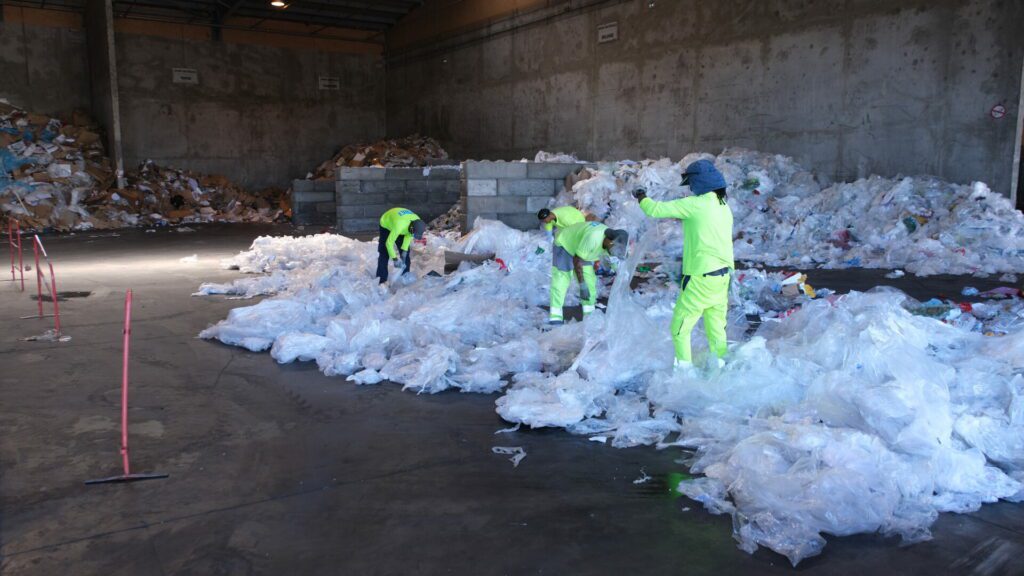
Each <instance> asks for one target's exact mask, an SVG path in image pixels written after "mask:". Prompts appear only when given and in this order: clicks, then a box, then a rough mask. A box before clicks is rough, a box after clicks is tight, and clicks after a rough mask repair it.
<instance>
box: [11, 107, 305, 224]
mask: <svg viewBox="0 0 1024 576" xmlns="http://www.w3.org/2000/svg"><path fill="white" fill-rule="evenodd" d="M125 182H126V184H125V187H124V188H117V185H118V182H117V177H116V174H115V173H114V170H113V167H112V164H111V162H110V159H109V158H107V156H106V155H105V154H104V149H103V142H102V139H101V137H100V133H99V129H98V128H97V127H96V125H95V123H94V122H93V121H92V119H90V118H89V116H88V115H87V114H85V113H84V112H81V111H76V112H74V113H72V114H71V116H70V117H69V118H64V119H60V118H54V117H50V116H47V115H43V114H34V113H31V112H26V111H24V110H21V109H19V108H17V107H15V106H12V105H10V104H8V103H6V102H4V101H0V212H3V213H4V215H5V216H7V217H9V218H14V219H17V220H18V221H19V222H20V224H21V227H22V228H23V229H26V230H60V231H68V230H88V229H106V228H121V227H126V226H140V225H148V226H152V225H165V224H178V223H192V222H268V221H273V220H275V219H277V218H279V217H282V216H289V215H290V208H289V205H290V203H289V202H288V199H287V196H286V193H285V192H284V191H282V190H277V189H271V190H266V191H263V192H261V193H259V194H249V193H248V192H246V191H244V190H242V189H241V188H239V187H238V186H235V185H234V184H232V183H231V182H230V181H228V180H227V179H226V178H224V177H222V176H206V175H194V174H192V173H190V172H185V171H181V170H175V169H168V168H161V167H159V166H157V165H155V164H153V163H151V162H147V163H145V164H143V165H142V166H140V167H139V168H138V169H137V170H135V171H132V172H129V173H128V174H127V176H126V178H125Z"/></svg>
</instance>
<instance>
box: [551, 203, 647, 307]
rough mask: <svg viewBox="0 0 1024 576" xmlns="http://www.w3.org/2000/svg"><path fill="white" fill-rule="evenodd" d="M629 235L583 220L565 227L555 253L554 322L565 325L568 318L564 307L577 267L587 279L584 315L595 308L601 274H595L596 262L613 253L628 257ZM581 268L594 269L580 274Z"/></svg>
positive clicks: (583, 293) (583, 288)
mask: <svg viewBox="0 0 1024 576" xmlns="http://www.w3.org/2000/svg"><path fill="white" fill-rule="evenodd" d="M628 243H629V234H628V233H627V232H626V231H625V230H615V229H613V228H609V227H607V226H605V225H604V224H601V223H600V222H581V223H579V224H573V225H571V226H568V227H566V228H563V229H562V231H561V232H559V233H558V236H557V237H556V238H555V245H554V250H553V251H552V254H551V310H550V315H549V317H548V320H549V323H550V324H562V323H563V322H564V321H565V316H564V313H563V310H562V308H563V306H564V304H565V293H566V291H568V289H569V284H570V283H572V272H573V269H574V268H575V269H576V273H577V278H580V277H582V278H583V280H584V282H583V284H581V286H580V303H581V304H582V305H583V315H584V316H586V315H588V314H590V313H591V312H593V311H594V306H595V305H596V303H597V277H596V276H595V275H594V274H593V270H594V267H593V264H594V261H596V260H597V259H598V258H600V257H601V255H602V254H611V255H612V256H616V257H618V258H625V257H626V245H627V244H628ZM580 267H583V269H586V268H587V267H589V268H590V271H591V273H590V274H589V275H587V274H582V275H581V273H580Z"/></svg>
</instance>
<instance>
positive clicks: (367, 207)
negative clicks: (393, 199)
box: [350, 204, 391, 225]
mask: <svg viewBox="0 0 1024 576" xmlns="http://www.w3.org/2000/svg"><path fill="white" fill-rule="evenodd" d="M355 208H358V209H359V211H358V212H354V213H352V214H350V216H351V217H353V218H355V217H359V218H376V219H377V224H378V225H379V224H380V217H381V216H383V215H384V213H385V212H387V211H388V209H390V208H391V204H364V205H362V206H355Z"/></svg>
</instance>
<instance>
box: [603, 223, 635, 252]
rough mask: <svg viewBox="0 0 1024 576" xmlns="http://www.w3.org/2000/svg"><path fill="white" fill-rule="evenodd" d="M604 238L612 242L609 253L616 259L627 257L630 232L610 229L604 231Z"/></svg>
mask: <svg viewBox="0 0 1024 576" xmlns="http://www.w3.org/2000/svg"><path fill="white" fill-rule="evenodd" d="M604 237H605V238H607V239H609V240H611V241H612V246H611V248H609V249H608V253H609V254H611V255H612V256H615V257H616V258H625V257H626V246H627V245H628V244H629V232H626V231H625V230H617V229H615V228H608V229H606V230H605V231H604Z"/></svg>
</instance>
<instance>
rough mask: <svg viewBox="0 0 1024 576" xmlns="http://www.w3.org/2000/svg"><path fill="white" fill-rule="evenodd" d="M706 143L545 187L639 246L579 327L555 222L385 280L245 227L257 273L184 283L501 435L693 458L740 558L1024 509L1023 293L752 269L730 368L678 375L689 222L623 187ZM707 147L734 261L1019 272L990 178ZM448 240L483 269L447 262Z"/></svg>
mask: <svg viewBox="0 0 1024 576" xmlns="http://www.w3.org/2000/svg"><path fill="white" fill-rule="evenodd" d="M698 157H710V156H707V155H690V156H687V157H686V158H684V159H683V160H682V161H681V162H679V163H672V162H669V161H668V160H662V161H645V162H619V163H616V164H614V165H608V166H607V167H601V168H600V169H598V170H596V171H594V172H593V173H592V175H591V177H590V178H588V179H584V180H582V181H580V182H579V183H577V184H576V185H575V186H574V188H573V190H571V191H567V192H565V193H563V194H562V196H560V197H559V198H556V199H554V200H553V201H552V206H554V205H562V204H569V203H571V204H574V205H576V206H578V207H580V208H581V209H583V210H585V211H587V212H590V213H592V214H594V215H596V216H598V217H599V218H602V219H603V220H604V221H605V222H606V223H607V224H608V225H609V226H612V227H617V228H625V229H627V230H628V231H629V232H630V236H631V239H632V240H631V245H630V250H629V254H628V257H627V259H626V260H625V261H618V262H603V263H602V267H604V268H608V269H614V270H615V274H614V275H610V276H604V277H602V278H601V280H602V282H601V283H600V285H599V292H600V297H601V301H602V302H604V301H606V302H607V308H606V309H605V310H598V311H597V312H595V313H594V314H592V315H591V316H589V317H588V318H587V319H586V320H584V321H582V322H570V323H568V324H566V325H564V326H558V327H554V328H551V329H547V326H546V320H547V312H546V310H545V309H544V306H546V304H547V302H548V282H549V276H550V262H551V255H550V249H551V246H550V243H549V241H548V240H546V239H545V236H544V235H543V234H542V233H541V232H540V231H539V230H538V231H530V232H522V231H518V230H513V229H510V228H508V227H506V226H505V225H504V224H502V223H500V222H496V221H489V220H483V219H480V220H477V221H476V223H475V224H474V227H473V230H472V231H471V232H470V233H468V234H467V235H465V236H463V237H457V235H456V234H451V233H448V234H444V235H437V234H428V236H427V238H428V241H427V245H426V246H424V247H420V246H416V245H414V248H413V258H412V260H413V270H412V273H411V274H407V275H403V276H398V275H392V277H391V279H390V280H389V282H388V283H387V284H384V285H379V284H378V282H377V279H376V278H375V277H374V270H375V267H376V261H377V252H376V249H377V248H376V246H377V245H376V242H359V241H356V240H351V239H348V238H344V237H340V236H333V235H317V236H308V237H304V238H289V237H280V238H270V237H262V238H259V239H257V240H256V241H255V242H254V243H253V245H252V247H251V248H250V249H249V250H248V251H246V252H242V253H240V254H239V255H238V256H236V257H234V258H232V259H230V260H229V261H227V262H225V266H227V267H232V268H238V269H239V270H241V271H242V272H246V273H251V274H253V275H252V276H249V277H245V278H242V279H239V280H236V281H234V282H231V283H228V284H204V285H202V286H201V287H200V290H199V292H198V293H197V294H228V295H232V296H233V297H240V298H246V297H253V296H268V297H266V298H264V299H263V300H262V301H260V302H259V303H257V304H255V305H252V306H246V307H241V308H236V309H234V310H232V311H231V312H230V314H229V315H228V317H227V318H226V319H225V320H222V321H220V322H218V323H217V324H215V325H213V326H210V327H209V328H207V329H206V330H204V331H203V332H202V333H201V336H202V337H203V338H214V339H217V340H220V341H222V342H224V343H227V344H231V345H236V346H242V347H245V348H248V349H250V350H255V351H259V350H270V354H271V355H272V356H273V357H274V358H275V359H276V360H277V361H279V362H291V361H295V360H303V361H315V362H316V363H317V365H318V366H319V368H320V369H321V370H322V371H323V372H324V373H325V374H327V375H331V376H339V377H343V378H345V379H346V380H348V381H351V382H354V383H356V384H362V385H370V384H376V383H379V382H383V381H390V382H394V383H398V384H401V385H402V386H403V388H405V389H409V390H411V391H415V392H417V393H422V392H428V393H435V392H440V391H443V390H448V389H456V390H460V391H463V392H482V393H497V394H498V397H497V399H496V401H495V404H496V409H497V412H498V414H500V415H501V417H502V418H504V419H505V420H508V421H509V422H512V423H519V424H526V425H528V426H531V427H546V426H551V427H560V428H565V429H566V430H568V431H569V432H570V433H573V434H580V435H587V436H590V437H603V438H607V439H608V442H609V443H610V444H611V445H612V446H615V447H619V448H625V447H631V446H638V445H654V446H657V447H660V448H673V449H682V450H684V451H685V453H686V454H688V455H689V456H688V462H689V464H690V466H691V472H692V473H694V474H696V475H697V477H696V478H694V479H692V480H688V481H684V482H683V483H681V484H680V486H679V490H680V492H682V493H683V494H685V495H686V496H688V497H689V498H692V499H693V500H696V501H698V502H701V503H703V504H704V506H705V507H706V508H707V509H708V510H709V511H711V512H712V513H716V514H730V515H731V516H732V518H733V525H734V530H735V537H736V539H737V541H738V542H739V546H740V548H741V549H743V550H745V551H748V552H753V551H754V550H755V549H757V547H759V546H765V547H768V548H770V549H772V550H774V551H776V552H778V553H780V554H783V555H785V556H786V557H787V558H789V560H790V561H791V562H792V563H793V564H796V563H798V562H799V561H800V560H802V559H803V558H806V557H808V556H813V555H815V554H818V553H820V552H821V551H822V548H823V547H824V545H825V540H824V537H823V536H824V535H825V534H832V535H837V536H842V535H848V534H856V533H872V532H879V533H882V534H885V535H897V536H899V537H900V538H901V539H902V541H903V542H906V543H913V542H918V541H921V540H926V539H928V538H929V537H930V534H929V527H930V526H931V525H932V523H933V522H934V521H935V519H936V517H937V515H938V514H939V513H940V512H969V511H972V510H976V509H978V508H979V507H980V506H981V505H982V504H984V503H988V502H995V501H997V500H1000V499H1003V500H1012V501H1019V500H1020V499H1022V498H1024V485H1022V481H1024V399H1022V395H1024V376H1022V374H1024V330H1022V328H1024V306H1022V305H1021V301H1020V299H1018V298H1010V299H1006V300H1002V301H988V302H981V303H976V304H974V306H973V308H970V307H968V308H959V307H956V306H948V305H946V303H943V302H937V303H936V302H925V303H921V302H917V301H915V300H913V299H911V298H909V297H908V296H906V295H905V294H903V293H902V292H899V291H897V290H894V289H887V288H876V289H874V290H871V291H869V292H866V293H858V292H851V293H849V294H845V295H837V294H834V293H831V292H830V291H829V290H824V289H821V288H820V287H818V290H817V291H815V290H813V289H810V287H809V286H806V285H805V281H811V279H808V278H805V277H801V278H800V279H799V280H800V281H799V282H795V281H794V280H793V275H792V274H791V273H785V272H768V271H765V270H760V269H756V268H747V269H743V270H738V271H737V272H736V273H735V274H734V276H733V283H732V287H731V295H730V299H731V305H730V313H729V329H728V334H729V340H730V346H729V354H728V356H727V362H726V363H725V365H724V366H723V367H717V365H712V364H709V365H708V366H707V367H705V368H703V369H702V370H700V371H699V372H698V373H697V374H696V375H692V376H684V375H679V374H675V373H673V371H672V367H671V365H672V357H673V352H672V344H671V340H670V337H669V330H668V326H669V322H670V319H671V314H672V307H673V304H674V301H675V297H676V295H677V293H678V284H677V282H678V277H679V257H680V255H681V253H682V234H681V233H680V226H679V224H678V222H675V221H670V220H665V221H655V220H651V219H648V218H646V217H645V216H644V215H643V214H642V212H640V210H639V208H638V207H637V205H636V202H635V200H633V199H632V197H631V196H630V192H631V191H632V190H633V189H634V188H637V187H644V188H645V189H646V190H647V191H648V194H649V195H650V196H652V197H654V198H656V199H668V198H674V197H679V196H682V195H684V194H685V193H688V192H687V191H686V190H685V189H684V188H681V187H679V186H678V182H679V175H680V173H681V172H682V168H683V167H684V166H685V165H687V164H688V163H689V162H690V161H692V160H694V159H696V158H698ZM711 158H714V157H711ZM715 161H716V164H717V165H718V166H719V168H720V169H721V170H722V172H723V173H724V174H725V175H726V178H727V181H728V182H729V186H730V188H729V202H730V204H731V205H732V207H733V210H734V213H735V215H736V226H735V232H736V235H737V240H736V248H737V258H738V259H743V260H748V261H761V262H767V263H774V264H788V265H792V266H794V267H797V266H799V267H801V268H807V267H809V266H807V265H806V264H818V265H825V266H852V265H853V264H850V263H849V261H851V260H855V259H858V258H859V259H860V260H859V262H858V265H859V266H887V267H889V266H891V267H897V266H898V267H903V268H906V269H908V270H911V271H914V272H917V273H918V274H921V273H938V272H973V273H980V274H985V273H996V272H1000V273H1007V272H1012V271H1016V270H1021V269H1024V266H1022V263H1021V261H1020V259H1021V255H1020V254H1021V252H1020V248H1019V247H1020V246H1024V240H1022V239H1021V237H1020V234H1021V233H1020V230H1021V229H1022V226H1024V217H1022V216H1021V214H1020V213H1019V212H1015V211H1014V210H1012V208H1011V207H1010V206H1009V204H1008V202H1007V201H1006V200H1005V199H1003V198H1002V197H1000V196H998V195H997V194H994V193H992V192H990V191H989V190H988V189H987V188H986V187H985V186H984V185H983V184H974V185H972V186H959V185H954V184H949V183H945V182H941V181H938V180H933V179H921V178H904V179H897V180H887V179H883V178H878V177H871V178H868V179H865V180H859V181H857V182H854V183H850V184H837V185H834V186H830V187H828V188H826V189H824V190H822V189H821V187H820V185H819V184H818V183H817V182H816V181H815V179H814V177H813V176H812V175H811V174H809V173H808V172H806V171H804V170H802V169H801V168H800V167H799V166H797V165H796V164H794V163H793V162H792V160H790V159H788V158H785V157H782V156H774V155H766V154H759V153H755V152H748V151H727V152H726V153H723V154H722V155H721V156H719V157H717V158H715ZM907 217H911V218H912V219H913V221H914V222H915V223H916V225H915V226H911V225H909V224H906V223H905V222H904V221H905V220H906V218H907ZM912 228H913V229H912ZM843 230H845V231H846V232H847V233H846V234H845V235H844V234H842V231H843ZM446 250H449V251H455V252H463V253H470V254H477V255H493V257H492V259H488V260H486V261H484V262H483V263H482V264H475V263H471V262H463V263H462V264H460V265H459V268H458V269H457V270H455V271H454V272H450V273H448V274H443V272H444V270H443V268H444V252H445V251H446ZM794 285H799V287H800V288H799V289H797V288H795V287H794ZM574 292H575V290H570V293H569V295H568V298H567V305H569V306H571V305H575V304H577V303H578V301H577V300H576V296H575V294H574ZM953 308H957V311H956V312H954V311H953ZM702 332H703V331H702V330H700V329H699V327H698V329H697V330H695V332H694V339H693V340H694V349H695V356H696V357H697V358H698V361H700V360H701V359H702V358H703V357H704V356H705V355H706V343H705V342H704V340H703V334H702ZM986 334H999V335H1000V336H995V337H992V336H986Z"/></svg>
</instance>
